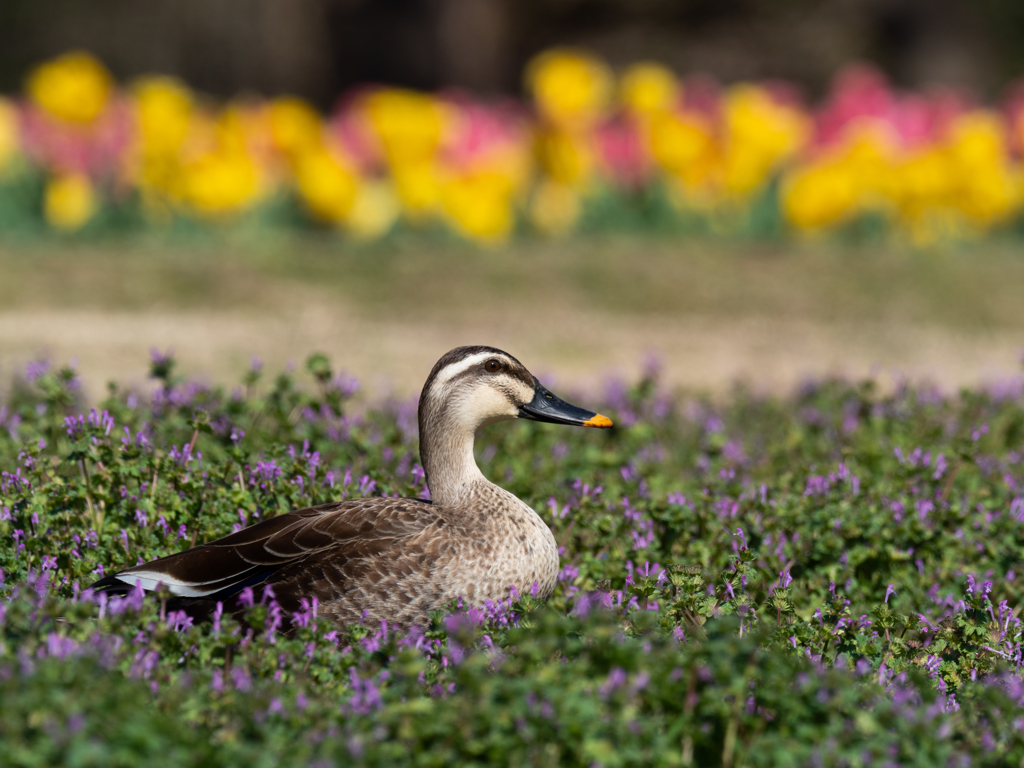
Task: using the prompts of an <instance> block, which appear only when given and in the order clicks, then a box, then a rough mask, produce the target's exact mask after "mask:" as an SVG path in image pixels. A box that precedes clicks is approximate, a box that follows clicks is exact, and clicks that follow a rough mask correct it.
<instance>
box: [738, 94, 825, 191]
mask: <svg viewBox="0 0 1024 768" xmlns="http://www.w3.org/2000/svg"><path fill="white" fill-rule="evenodd" d="M724 106H725V109H724V118H725V134H726V135H725V148H724V156H723V159H722V162H723V174H722V177H723V184H724V187H725V190H726V191H727V192H729V193H730V194H732V195H734V196H736V197H740V198H744V197H748V196H749V195H750V194H752V193H753V192H755V191H756V190H757V189H759V188H761V187H762V186H763V185H764V184H765V183H766V182H767V180H768V178H769V176H770V175H771V173H772V172H773V171H774V170H775V169H776V168H777V167H778V166H779V165H780V164H781V163H782V162H783V161H784V160H786V159H787V158H788V157H790V156H792V155H793V154H794V153H795V152H796V151H797V150H798V149H799V148H800V147H801V146H802V145H803V143H804V141H805V138H806V136H807V133H808V129H807V126H806V124H805V121H804V119H803V117H802V116H801V115H800V114H799V113H798V112H797V111H796V110H793V109H789V108H787V107H784V106H782V105H779V104H777V103H776V102H775V100H774V99H772V97H771V96H770V95H769V94H768V93H767V92H766V91H765V90H764V89H762V88H758V87H756V86H751V85H739V86H735V87H733V88H731V89H729V92H728V94H727V95H726V98H725V105H724Z"/></svg>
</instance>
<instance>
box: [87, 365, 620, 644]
mask: <svg viewBox="0 0 1024 768" xmlns="http://www.w3.org/2000/svg"><path fill="white" fill-rule="evenodd" d="M418 418H419V438H420V463H421V466H422V467H423V470H424V472H425V475H426V478H425V479H426V484H427V487H428V488H429V491H430V493H429V496H430V498H429V499H421V498H389V497H370V498H359V499H349V500H344V501H337V502H332V503H328V504H321V505H318V506H315V507H309V508H307V509H299V510H295V511H292V512H288V513H285V514H282V515H278V516H277V517H272V518H268V519H266V520H263V521H261V522H258V523H256V524H254V525H251V526H249V527H247V528H244V529H242V530H240V531H237V532H235V533H232V534H230V535H228V536H225V537H223V538H220V539H217V540H215V541H211V542H208V543H204V544H201V545H199V546H195V547H192V548H190V549H186V550H184V551H182V552H178V553H176V554H173V555H169V556H167V557H161V558H159V559H156V560H153V561H150V562H147V563H142V564H140V565H136V566H134V567H130V568H125V569H124V570H121V571H118V572H116V573H112V574H110V575H108V576H105V577H104V578H102V579H100V580H99V581H97V582H96V583H94V584H93V585H92V586H91V589H92V590H93V591H94V593H96V594H99V593H103V594H107V595H122V596H123V595H127V594H129V593H131V592H133V591H138V590H140V589H141V590H142V591H143V592H144V593H147V592H154V591H157V590H158V589H161V588H162V589H165V590H166V592H165V593H164V597H165V599H166V600H167V609H168V610H183V611H185V612H186V614H188V615H189V616H192V617H193V618H194V619H195V620H197V621H204V620H209V619H210V617H211V616H212V615H213V614H214V613H215V612H220V611H223V610H241V609H240V608H238V605H239V597H240V596H241V595H242V593H243V592H244V590H246V589H247V588H252V589H253V590H254V591H255V590H259V589H261V588H262V589H264V590H266V588H267V587H269V588H270V590H271V591H272V595H273V598H274V599H275V600H276V601H277V603H278V604H279V605H280V606H281V608H282V614H283V615H284V616H285V617H291V616H292V615H293V614H295V613H296V612H299V611H300V610H301V611H307V610H309V609H310V607H311V606H315V611H316V615H317V617H318V618H322V619H326V620H327V621H328V622H330V623H332V624H333V625H335V626H337V627H339V628H344V627H347V626H351V625H353V624H359V623H362V622H380V621H386V622H388V624H389V625H391V626H394V627H408V626H411V625H414V624H416V625H420V626H426V625H427V624H429V615H430V613H431V612H432V611H436V610H439V609H443V608H445V607H446V606H447V605H449V604H450V603H451V602H452V601H453V600H456V599H459V598H461V599H462V600H463V601H464V603H465V604H468V605H472V606H484V605H485V604H486V603H487V601H493V602H497V601H498V600H503V599H505V598H507V597H508V596H509V594H510V588H515V589H516V590H518V591H519V592H520V593H521V594H525V592H524V590H526V591H529V592H530V593H532V594H535V595H536V596H537V597H538V598H540V599H546V598H547V597H548V596H550V594H551V593H552V591H553V590H554V587H555V582H556V579H557V576H558V570H559V560H558V548H557V545H556V543H555V538H554V535H553V534H552V532H551V529H550V528H549V527H548V526H547V524H546V523H545V522H544V520H543V519H542V518H541V517H540V515H538V514H537V512H536V511H535V510H534V509H532V508H531V507H530V506H529V505H527V504H526V503H525V502H523V501H522V500H520V499H519V498H517V497H516V496H515V495H513V494H512V493H510V492H509V491H507V490H505V489H504V488H501V487H500V486H498V485H496V484H495V483H493V482H491V481H490V480H488V479H487V478H486V477H484V475H483V473H482V472H481V471H480V468H479V467H478V466H477V463H476V459H475V457H474V454H473V444H474V439H475V435H476V433H477V432H478V431H479V430H480V429H482V428H483V427H486V426H489V425H491V424H494V423H496V422H500V421H508V420H512V419H528V420H533V421H539V422H546V423H550V424H562V425H571V426H580V427H594V428H600V429H607V428H610V427H611V426H612V421H611V420H610V419H609V418H608V417H606V416H603V415H601V414H599V413H596V412H594V411H589V410H586V409H584V408H580V407H578V406H575V405H571V404H569V403H567V402H565V401H564V400H561V399H560V398H558V397H556V396H555V395H553V394H552V393H551V392H550V391H548V389H547V388H545V387H544V386H543V385H542V384H541V383H540V381H539V380H538V379H537V377H535V376H534V375H533V374H531V373H530V372H529V371H528V370H527V369H526V367H525V366H524V365H523V364H522V363H520V362H519V360H517V359H516V358H514V357H512V355H510V354H508V353H507V352H503V351H502V350H500V349H496V348H494V347H489V346H464V347H457V348H456V349H453V350H451V351H450V352H448V353H446V354H445V355H443V356H442V357H441V359H440V360H438V361H437V363H436V364H435V365H434V367H433V369H432V370H431V371H430V374H429V375H428V376H427V380H426V382H425V383H424V385H423V390H422V392H421V394H420V400H419V409H418ZM257 594H258V592H257ZM218 604H220V605H219V606H218ZM232 605H234V606H235V608H234V609H230V608H229V606H232ZM289 627H290V622H289V621H286V623H285V626H284V629H285V630H286V631H287V629H288V628H289Z"/></svg>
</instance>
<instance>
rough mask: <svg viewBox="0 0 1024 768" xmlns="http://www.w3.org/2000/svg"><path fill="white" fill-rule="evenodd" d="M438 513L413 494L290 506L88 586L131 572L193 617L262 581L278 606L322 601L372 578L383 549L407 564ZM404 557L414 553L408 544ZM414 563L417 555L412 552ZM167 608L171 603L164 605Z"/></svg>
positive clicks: (121, 586)
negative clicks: (163, 589) (166, 590)
mask: <svg viewBox="0 0 1024 768" xmlns="http://www.w3.org/2000/svg"><path fill="white" fill-rule="evenodd" d="M444 526H445V520H444V518H443V517H442V516H441V515H440V514H438V512H437V511H436V509H435V508H434V507H433V506H431V504H430V503H429V502H427V501H422V500H419V499H404V498H400V499H388V498H374V499H355V500H352V501H343V502H337V503H333V504H323V505H320V506H317V507H310V508H308V509H301V510H296V511H294V512H289V513H288V514H285V515H280V516H278V517H274V518H270V519H268V520H264V521H262V522H259V523H256V524H255V525H252V526H249V527H248V528H245V529H243V530H241V531H238V532H236V533H233V534H231V535H229V536H225V537H223V538H221V539H217V540H216V541H212V542H210V543H208V544H202V545H200V546H197V547H193V548H192V549H188V550H185V551H184V552H179V553H177V554H174V555H169V556H167V557H161V558H159V559H157V560H153V561H151V562H148V563H143V564H141V565H137V566H134V567H132V568H126V569H125V570H123V571H120V572H118V573H116V574H113V575H112V576H108V577H106V578H104V579H102V580H100V581H99V582H97V583H96V584H94V585H93V588H94V589H96V590H99V591H108V592H120V593H124V592H126V591H129V590H131V589H132V587H133V584H134V581H135V580H136V579H138V578H142V579H145V581H144V582H143V583H144V584H145V585H146V586H147V588H151V587H153V586H155V584H156V582H158V581H160V582H163V583H164V584H166V585H168V586H169V587H170V589H171V591H172V593H174V594H177V595H179V596H180V599H179V600H175V601H174V602H175V603H180V605H178V606H177V607H181V608H185V609H186V610H188V611H189V612H190V613H193V614H194V615H196V616H197V618H202V617H205V615H206V614H208V613H209V611H210V610H212V608H213V606H214V605H215V604H216V602H217V601H223V602H226V601H227V600H228V599H229V598H230V597H232V596H234V595H237V594H238V593H239V592H241V591H242V590H243V589H244V588H245V587H247V586H257V585H262V584H270V585H271V586H273V588H274V593H275V596H276V599H277V600H278V602H279V603H280V604H281V607H282V608H284V609H285V611H286V612H294V611H296V610H298V609H299V607H300V605H301V600H302V598H303V597H305V598H306V599H307V600H308V599H311V598H312V597H314V596H315V597H316V598H317V599H318V600H319V601H320V602H322V603H323V602H327V601H329V600H332V599H338V598H339V597H342V596H344V595H345V594H346V593H347V592H348V591H350V590H351V589H353V588H355V585H353V584H352V581H353V580H354V579H359V578H360V577H363V578H368V579H369V580H370V581H371V582H372V581H373V580H374V578H375V577H374V574H377V573H378V572H379V571H380V570H381V568H383V567H385V563H383V562H373V563H370V562H366V563H364V564H363V565H362V566H360V565H359V563H360V562H361V561H369V560H373V561H376V560H379V559H380V558H381V556H384V555H387V556H388V560H389V561H390V562H392V563H397V562H403V563H408V557H401V554H402V552H401V550H402V549H403V546H404V545H406V543H407V542H408V540H409V539H411V538H414V537H417V534H421V533H424V532H425V531H427V530H428V529H436V530H440V529H441V528H443V527H444ZM411 549H412V550H416V552H415V553H414V552H408V553H406V554H407V555H413V554H422V553H420V552H419V550H420V549H421V547H419V546H417V545H413V546H412V547H411ZM416 559H419V560H421V561H422V559H421V558H416ZM168 607H169V608H173V607H175V606H171V605H169V606H168Z"/></svg>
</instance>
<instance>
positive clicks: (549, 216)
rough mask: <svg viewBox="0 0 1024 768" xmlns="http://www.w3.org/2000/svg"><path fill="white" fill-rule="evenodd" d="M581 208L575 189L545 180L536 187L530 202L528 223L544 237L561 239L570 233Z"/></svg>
mask: <svg viewBox="0 0 1024 768" xmlns="http://www.w3.org/2000/svg"><path fill="white" fill-rule="evenodd" d="M581 208H582V206H581V205H580V196H579V193H578V192H577V191H576V190H575V189H573V188H572V187H570V186H566V185H565V184H559V183H557V182H554V181H549V180H545V181H542V182H541V183H540V184H538V185H537V189H536V190H534V193H533V199H532V200H531V201H530V209H529V213H530V222H531V223H532V224H533V226H534V227H535V228H536V229H537V230H538V231H540V232H542V233H544V234H545V235H549V236H552V237H561V236H564V235H567V234H569V233H570V232H572V230H573V228H574V227H575V226H576V222H577V221H578V220H579V217H580V210H581Z"/></svg>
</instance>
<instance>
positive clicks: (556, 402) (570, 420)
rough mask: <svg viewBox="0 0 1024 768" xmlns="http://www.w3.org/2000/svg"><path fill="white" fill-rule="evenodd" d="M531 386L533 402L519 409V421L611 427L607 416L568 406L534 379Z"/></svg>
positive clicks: (610, 421)
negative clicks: (528, 420)
mask: <svg viewBox="0 0 1024 768" xmlns="http://www.w3.org/2000/svg"><path fill="white" fill-rule="evenodd" d="M533 386H534V392H535V394H534V396H533V400H531V401H530V402H529V403H527V404H526V405H524V406H521V407H520V408H519V418H520V419H530V420H532V421H545V422H547V423H549V424H570V425H572V426H575V427H598V428H603V429H607V428H608V427H610V426H611V425H612V420H611V419H609V418H608V417H607V416H602V415H601V414H600V413H594V412H593V411H588V410H587V409H586V408H579V407H577V406H575V405H570V404H569V403H567V402H565V400H562V399H560V398H557V397H555V396H554V395H553V394H551V393H550V392H549V391H548V390H547V388H545V387H544V385H543V384H541V383H540V382H539V381H537V379H536V378H535V379H534V380H533Z"/></svg>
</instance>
